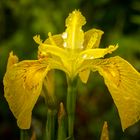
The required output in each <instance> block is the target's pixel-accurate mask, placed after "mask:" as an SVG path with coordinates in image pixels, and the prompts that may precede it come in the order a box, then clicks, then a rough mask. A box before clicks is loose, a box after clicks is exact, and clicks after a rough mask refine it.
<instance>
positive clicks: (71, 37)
mask: <svg viewBox="0 0 140 140" xmlns="http://www.w3.org/2000/svg"><path fill="white" fill-rule="evenodd" d="M85 23H86V20H85V17H84V16H82V14H81V13H80V11H77V10H75V11H73V12H72V13H71V14H70V15H69V16H68V18H67V19H66V27H67V29H66V32H65V33H64V34H63V35H64V36H63V39H64V44H65V45H64V46H65V47H66V48H70V49H71V50H74V49H82V48H83V42H84V32H83V31H82V26H83V25H84V24H85Z"/></svg>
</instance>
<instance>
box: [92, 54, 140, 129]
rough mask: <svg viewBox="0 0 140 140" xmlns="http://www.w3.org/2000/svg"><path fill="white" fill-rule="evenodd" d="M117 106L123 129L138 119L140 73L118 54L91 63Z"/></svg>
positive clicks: (139, 109) (139, 108)
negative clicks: (102, 78) (101, 77)
mask: <svg viewBox="0 0 140 140" xmlns="http://www.w3.org/2000/svg"><path fill="white" fill-rule="evenodd" d="M93 65H94V66H93V67H96V68H97V69H98V71H99V73H100V74H101V75H102V76H103V77H104V80H105V84H106V85H107V87H108V89H109V91H110V93H111V95H112V98H113V100H114V102H115V104H116V106H117V109H118V112H119V116H120V119H121V124H122V128H123V130H124V129H126V128H127V127H129V126H131V125H133V124H134V123H136V122H137V121H138V120H139V119H140V73H138V72H137V71H136V70H135V69H134V68H133V67H132V65H130V64H129V63H128V62H127V61H126V60H124V59H122V58H121V57H119V56H116V57H112V58H109V59H104V60H98V61H96V62H95V63H93Z"/></svg>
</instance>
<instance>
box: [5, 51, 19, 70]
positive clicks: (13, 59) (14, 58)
mask: <svg viewBox="0 0 140 140" xmlns="http://www.w3.org/2000/svg"><path fill="white" fill-rule="evenodd" d="M17 62H18V57H17V56H16V55H13V52H10V54H9V58H8V63H7V69H8V68H10V67H11V66H13V65H14V64H15V63H17Z"/></svg>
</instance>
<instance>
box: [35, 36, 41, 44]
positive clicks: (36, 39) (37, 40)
mask: <svg viewBox="0 0 140 140" xmlns="http://www.w3.org/2000/svg"><path fill="white" fill-rule="evenodd" d="M33 39H34V41H35V42H36V43H37V44H41V43H42V40H41V39H40V35H36V36H34V37H33Z"/></svg>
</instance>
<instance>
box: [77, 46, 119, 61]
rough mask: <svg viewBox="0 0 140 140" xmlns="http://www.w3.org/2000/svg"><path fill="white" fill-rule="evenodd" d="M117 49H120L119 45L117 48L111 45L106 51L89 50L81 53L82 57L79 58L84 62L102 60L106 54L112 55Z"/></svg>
mask: <svg viewBox="0 0 140 140" xmlns="http://www.w3.org/2000/svg"><path fill="white" fill-rule="evenodd" d="M117 48H118V45H116V46H113V45H110V46H109V47H108V48H105V49H102V48H101V49H98V48H95V49H87V50H85V51H82V52H81V53H80V56H79V57H81V58H83V59H84V60H85V59H96V58H102V57H104V56H105V55H106V54H108V53H112V52H113V51H115V50H116V49H117Z"/></svg>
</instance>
